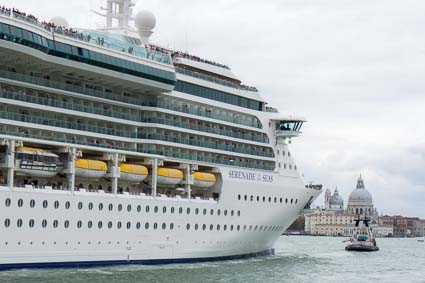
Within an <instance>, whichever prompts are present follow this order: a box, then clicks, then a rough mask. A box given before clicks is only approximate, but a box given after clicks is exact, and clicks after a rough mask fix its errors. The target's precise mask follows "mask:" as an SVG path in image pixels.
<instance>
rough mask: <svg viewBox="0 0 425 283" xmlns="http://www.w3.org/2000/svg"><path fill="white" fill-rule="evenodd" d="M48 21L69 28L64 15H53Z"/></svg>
mask: <svg viewBox="0 0 425 283" xmlns="http://www.w3.org/2000/svg"><path fill="white" fill-rule="evenodd" d="M50 22H51V23H54V24H55V25H56V26H58V27H64V28H69V24H68V21H67V20H66V19H65V18H64V17H53V18H52V19H51V20H50Z"/></svg>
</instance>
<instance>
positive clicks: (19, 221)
mask: <svg viewBox="0 0 425 283" xmlns="http://www.w3.org/2000/svg"><path fill="white" fill-rule="evenodd" d="M16 224H17V226H18V228H21V227H22V219H18V222H17V223H16Z"/></svg>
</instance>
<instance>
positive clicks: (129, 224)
mask: <svg viewBox="0 0 425 283" xmlns="http://www.w3.org/2000/svg"><path fill="white" fill-rule="evenodd" d="M130 228H131V222H130V221H129V222H127V230H130Z"/></svg>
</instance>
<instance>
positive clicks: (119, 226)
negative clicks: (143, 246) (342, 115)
mask: <svg viewBox="0 0 425 283" xmlns="http://www.w3.org/2000/svg"><path fill="white" fill-rule="evenodd" d="M121 227H122V223H121V221H118V222H117V228H118V229H121Z"/></svg>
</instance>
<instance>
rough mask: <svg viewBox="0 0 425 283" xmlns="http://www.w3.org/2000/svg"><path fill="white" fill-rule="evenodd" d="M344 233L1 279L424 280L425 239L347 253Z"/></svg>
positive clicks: (46, 282)
mask: <svg viewBox="0 0 425 283" xmlns="http://www.w3.org/2000/svg"><path fill="white" fill-rule="evenodd" d="M342 240H344V238H322V237H295V236H293V237H286V236H283V237H281V239H280V240H279V242H278V243H277V244H276V255H275V256H269V257H259V258H254V259H248V260H233V261H223V262H212V263H199V264H175V265H163V266H115V267H104V268H91V269H44V270H19V271H6V272H1V273H0V282H1V283H9V282H19V283H20V282H32V283H38V282H40V283H41V282H42V283H59V282H65V283H66V282H78V283H80V282H81V283H87V282H99V283H100V282H102V283H105V282H108V283H109V282H110V283H118V282H122V283H129V282H178V283H182V282H203V283H205V282H331V283H332V282H347V283H348V282H350V283H351V282H385V283H387V282H389V283H390V282H397V283H401V282H403V283H404V282H423V283H425V243H421V242H418V241H417V239H378V245H379V246H380V248H381V250H380V251H379V252H376V253H355V252H346V251H345V250H344V247H345V244H343V243H342Z"/></svg>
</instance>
